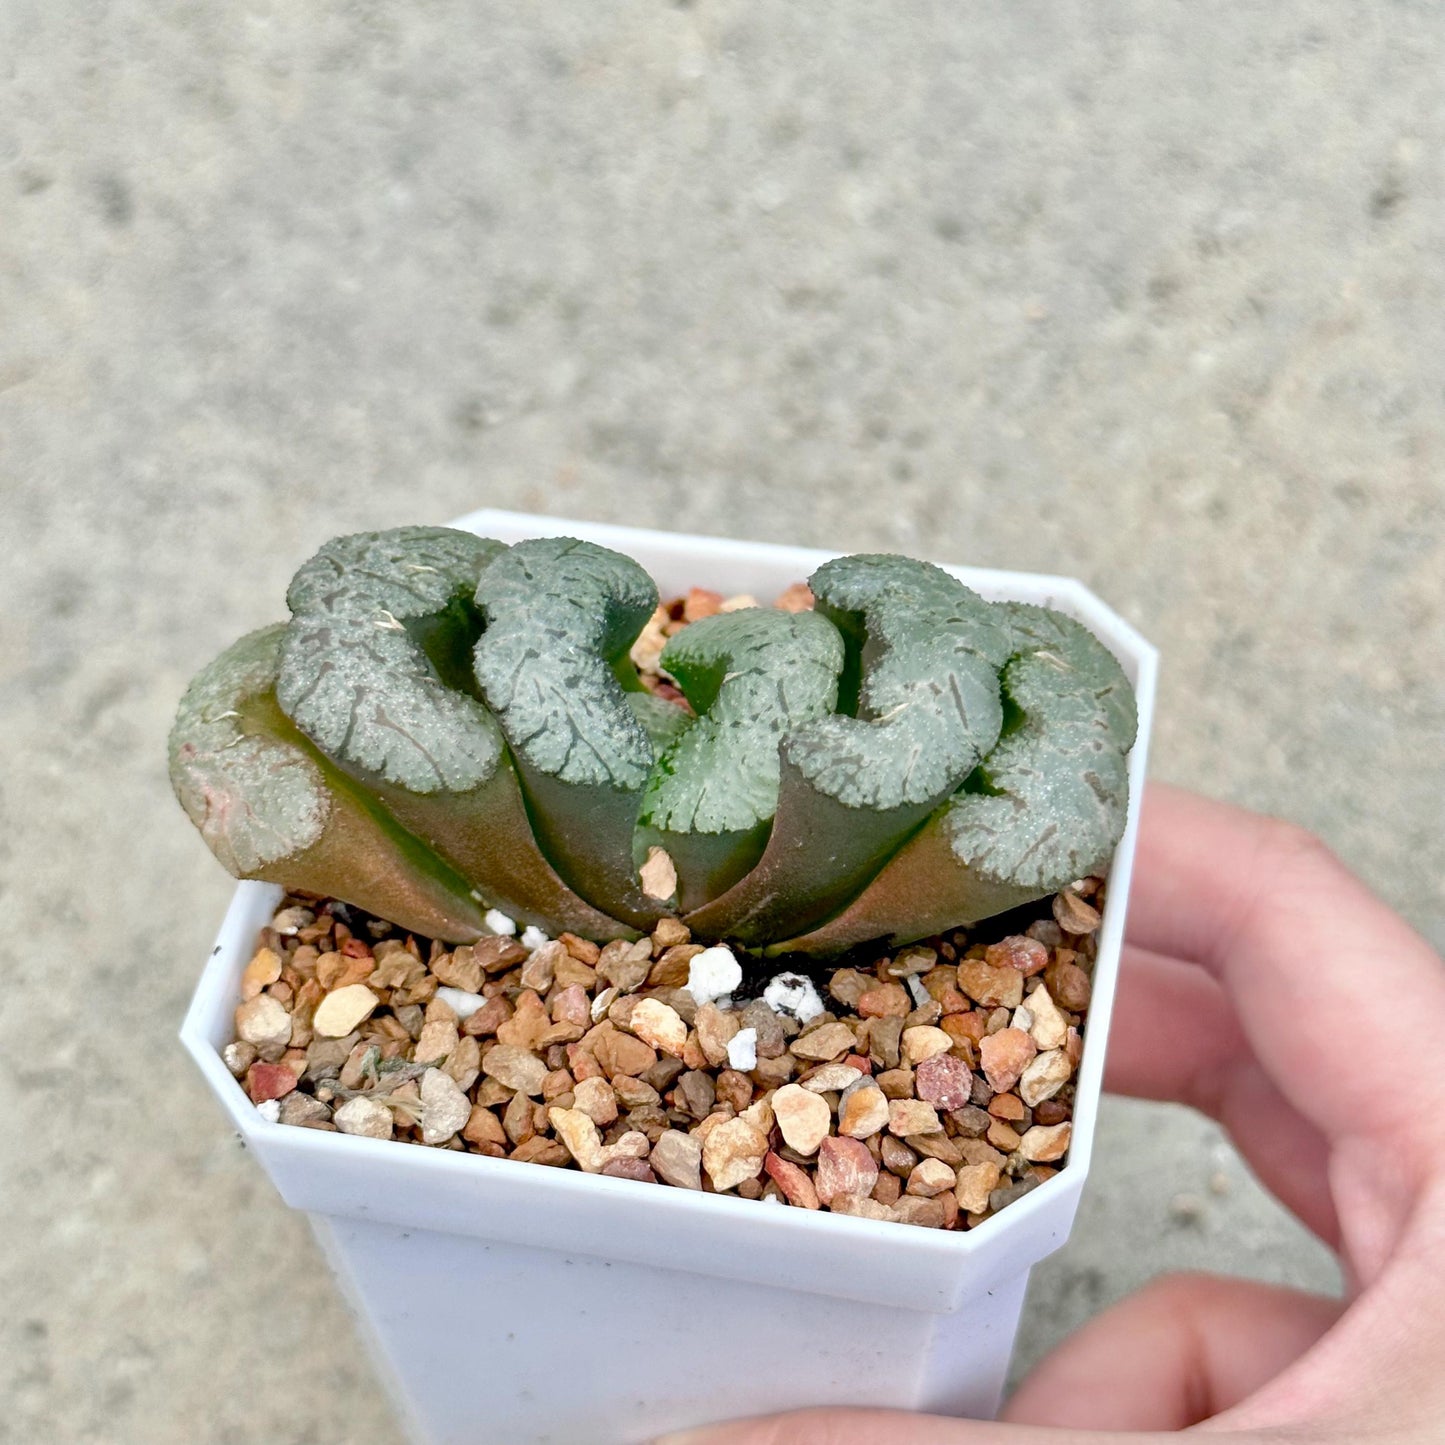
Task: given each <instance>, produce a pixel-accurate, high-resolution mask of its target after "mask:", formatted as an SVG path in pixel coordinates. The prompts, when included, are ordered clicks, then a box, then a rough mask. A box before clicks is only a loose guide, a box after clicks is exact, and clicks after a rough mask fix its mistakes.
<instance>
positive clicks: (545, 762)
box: [474, 537, 659, 925]
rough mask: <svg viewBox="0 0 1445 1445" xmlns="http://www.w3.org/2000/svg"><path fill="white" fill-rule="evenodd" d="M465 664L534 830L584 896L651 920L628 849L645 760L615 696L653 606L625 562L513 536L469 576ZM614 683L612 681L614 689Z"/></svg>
mask: <svg viewBox="0 0 1445 1445" xmlns="http://www.w3.org/2000/svg"><path fill="white" fill-rule="evenodd" d="M476 600H477V605H478V607H480V609H481V611H482V614H483V618H484V622H485V630H484V631H483V633H482V635H481V638H480V640H479V641H478V642H477V644H476V649H475V653H474V666H475V671H476V677H477V681H478V682H479V683H480V685H481V690H482V696H483V697H484V698H485V699H486V702H487V705H488V707H490V708H491V709H492V711H493V712H494V713H495V714H496V716H497V719H498V721H499V722H500V723H501V726H502V730H503V732H504V733H505V734H506V738H507V742H508V744H509V745H510V747H511V749H512V753H513V756H514V757H515V758H516V761H517V767H518V770H519V772H520V773H521V776H522V782H523V786H524V788H525V790H526V793H527V798H528V801H529V803H530V805H531V814H532V817H533V820H534V823H535V826H536V830H537V835H538V838H539V839H540V841H541V844H542V847H543V849H544V850H545V851H546V853H547V855H548V856H549V857H550V858H551V859H552V860H553V862H554V863H555V864H556V866H557V869H558V871H559V872H560V873H561V874H562V876H563V877H564V878H566V879H567V881H568V882H569V883H570V884H571V885H572V886H573V887H574V888H576V889H577V891H578V892H579V893H581V894H582V895H583V896H584V897H586V898H588V899H590V900H591V901H592V902H593V903H595V904H596V905H597V906H598V907H599V908H602V909H605V910H606V911H607V912H608V913H611V914H613V915H615V916H616V917H619V918H624V919H626V920H627V921H628V922H630V923H635V924H638V925H647V924H649V923H650V922H651V921H652V920H654V919H655V918H656V917H657V916H658V911H659V910H658V907H657V904H656V902H655V901H654V900H651V899H649V898H648V897H647V896H646V894H644V893H643V892H642V889H641V885H640V883H639V881H638V878H637V869H636V865H635V862H634V859H633V854H632V840H633V830H634V828H635V826H636V823H637V812H638V806H639V804H640V803H641V800H642V790H643V787H644V785H645V784H646V782H647V776H648V773H649V771H650V770H651V768H652V762H653V749H652V744H651V742H650V741H649V738H648V734H647V730H646V729H645V728H644V727H643V725H642V723H641V722H640V721H639V719H638V715H637V713H636V712H635V711H634V710H633V708H632V707H631V706H630V705H629V703H628V699H627V690H626V689H627V688H631V689H632V690H636V689H637V688H638V686H639V684H638V683H637V673H636V669H635V668H634V667H633V666H632V663H631V661H630V660H629V658H628V655H627V654H628V649H629V648H630V647H631V645H632V643H633V641H634V640H635V639H636V637H637V635H638V633H639V632H641V631H642V628H643V625H644V624H645V623H646V622H647V620H648V618H649V617H651V616H652V613H653V610H654V609H655V608H656V606H657V588H656V586H655V585H654V584H653V581H652V579H651V578H650V577H649V576H648V575H647V573H646V572H645V571H643V569H642V568H641V567H639V566H638V565H637V563H636V562H634V561H633V560H632V559H631V558H630V557H624V556H621V555H620V554H619V553H617V552H610V551H608V550H607V549H606V548H605V547H598V546H595V545H594V544H592V543H590V542H579V541H576V540H574V539H572V538H566V537H548V538H541V539H538V540H535V541H528V542H519V543H517V545H516V546H514V547H512V548H511V549H510V550H509V551H508V552H506V553H504V554H503V555H502V556H501V557H499V558H498V559H497V560H496V561H495V562H493V563H492V565H491V566H489V567H488V568H487V569H486V571H485V572H483V573H482V576H481V580H480V582H479V584H478V587H477V592H476ZM624 684H626V687H625V686H624Z"/></svg>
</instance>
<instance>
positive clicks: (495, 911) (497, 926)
mask: <svg viewBox="0 0 1445 1445" xmlns="http://www.w3.org/2000/svg"><path fill="white" fill-rule="evenodd" d="M482 921H483V922H484V923H485V924H486V925H487V927H488V928H490V929H491V930H492V932H493V933H495V934H498V935H500V936H502V937H504V938H510V937H511V936H512V935H513V934H514V933H516V931H517V920H516V919H515V918H508V917H507V915H506V914H505V913H503V912H502V910H501V909H500V908H489V909H487V916H486V917H485V918H484V919H483V920H482Z"/></svg>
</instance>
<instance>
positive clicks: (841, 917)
mask: <svg viewBox="0 0 1445 1445" xmlns="http://www.w3.org/2000/svg"><path fill="white" fill-rule="evenodd" d="M1003 610H1004V612H1005V614H1006V616H1007V619H1008V622H1009V625H1010V628H1011V632H1012V636H1013V640H1014V641H1013V646H1014V649H1015V650H1014V656H1013V658H1012V659H1011V660H1010V661H1009V663H1008V664H1007V666H1006V667H1005V669H1004V673H1003V687H1004V693H1005V696H1006V698H1007V700H1008V704H1009V715H1010V723H1009V731H1008V733H1007V735H1006V736H1005V737H1003V738H1002V739H1001V740H1000V742H999V743H998V745H997V746H996V747H995V748H994V749H993V750H992V752H990V754H989V755H988V757H987V758H986V759H985V760H984V762H983V764H982V766H981V767H980V768H979V770H978V772H977V774H976V775H975V776H974V777H973V778H971V779H970V780H969V783H968V785H967V786H966V787H965V788H964V789H963V790H961V791H959V792H958V793H956V794H954V796H952V797H951V798H949V799H948V800H947V801H946V802H945V803H944V804H943V805H942V806H941V807H940V808H939V809H938V810H937V811H936V812H935V813H934V815H933V816H932V817H931V818H930V819H929V820H928V822H927V824H926V825H925V826H924V827H923V828H922V829H920V831H919V832H918V833H917V834H916V835H915V836H914V837H913V838H911V839H910V840H909V841H908V842H907V843H906V844H905V845H904V846H903V847H902V848H901V849H900V850H899V851H898V853H897V854H896V855H895V856H894V857H893V858H892V859H891V860H890V861H889V862H888V863H887V864H886V865H885V866H884V867H883V868H882V870H881V871H880V872H879V874H878V876H877V878H876V879H874V881H873V882H872V883H871V884H870V885H869V886H868V887H867V888H865V889H864V890H863V892H862V893H861V894H860V895H859V897H858V898H856V899H855V900H854V901H853V902H852V903H851V904H849V905H848V906H847V907H845V908H844V909H842V910H841V911H840V912H839V913H838V915H837V916H836V917H834V918H832V919H830V920H829V921H828V922H827V923H825V924H823V925H821V926H820V927H818V928H817V929H815V930H813V931H812V932H811V933H809V934H807V935H806V936H804V937H802V938H798V939H793V940H790V941H789V942H786V943H782V944H778V945H776V946H775V947H776V950H777V951H778V952H802V953H815V954H829V953H836V952H838V951H840V950H842V949H844V948H847V947H851V946H852V945H854V944H858V943H863V942H866V941H869V940H871V939H875V938H887V939H888V940H889V941H890V942H891V943H893V944H902V943H907V942H911V941H912V940H914V939H917V938H924V937H927V936H928V935H929V934H932V933H937V932H940V931H942V930H944V929H947V928H953V927H959V926H963V925H967V924H971V923H974V922H976V921H978V920H979V919H981V918H987V917H990V916H991V915H993V914H995V913H1000V912H1002V911H1004V910H1005V909H1008V908H1012V907H1016V906H1018V905H1019V904H1021V903H1027V902H1029V901H1030V900H1032V899H1035V898H1041V897H1044V896H1046V895H1047V894H1049V893H1053V892H1055V891H1056V890H1057V889H1059V888H1061V887H1063V886H1064V885H1065V884H1067V883H1070V882H1072V881H1073V880H1074V879H1075V878H1081V877H1084V876H1086V875H1088V874H1090V873H1092V872H1094V871H1095V870H1096V869H1099V868H1102V867H1103V866H1104V865H1105V864H1107V862H1108V860H1109V857H1110V855H1111V854H1112V853H1113V851H1114V848H1115V847H1116V846H1117V844H1118V842H1119V838H1120V836H1121V835H1122V833H1123V830H1124V822H1125V818H1126V815H1127V812H1128V802H1129V779H1128V770H1127V765H1126V761H1125V754H1126V753H1127V751H1128V749H1129V748H1130V747H1131V746H1132V744H1133V741H1134V733H1135V728H1136V725H1137V724H1136V714H1135V707H1134V694H1133V690H1132V688H1130V686H1129V682H1128V679H1127V678H1126V677H1125V676H1124V672H1123V669H1122V668H1121V667H1120V666H1119V664H1118V661H1117V660H1116V659H1115V658H1114V656H1113V654H1112V653H1111V652H1109V650H1108V649H1107V648H1106V647H1105V646H1104V645H1103V643H1101V642H1100V641H1099V640H1098V639H1097V638H1096V637H1095V636H1094V635H1093V634H1092V633H1091V632H1089V631H1088V629H1087V628H1085V627H1083V626H1081V625H1080V624H1079V623H1077V622H1075V621H1074V620H1073V619H1072V618H1069V617H1065V616H1063V615H1062V614H1061V613H1057V612H1051V611H1048V610H1046V609H1044V608H1041V607H1031V606H1026V605H1024V604H1019V603H1011V604H1006V605H1005V608H1004V609H1003Z"/></svg>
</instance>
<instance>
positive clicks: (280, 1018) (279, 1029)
mask: <svg viewBox="0 0 1445 1445" xmlns="http://www.w3.org/2000/svg"><path fill="white" fill-rule="evenodd" d="M367 992H370V990H369V989H368V990H367ZM312 1027H315V1021H314V1020H313V1021H312ZM341 1032H342V1033H349V1032H350V1030H349V1029H342V1030H341ZM236 1033H237V1035H238V1036H239V1037H240V1039H241V1041H242V1042H243V1043H247V1044H254V1045H255V1046H256V1047H257V1048H261V1049H264V1048H266V1047H267V1046H268V1045H271V1046H274V1045H277V1044H281V1045H285V1044H289V1043H290V1042H291V1015H290V1014H288V1013H287V1012H286V1010H285V1008H284V1007H283V1006H282V1005H281V1004H279V1003H277V1001H276V1000H275V999H274V998H272V997H271V995H270V994H269V993H261V994H257V995H256V997H255V998H249V999H247V1000H246V1001H245V1003H243V1004H241V1005H240V1007H239V1008H237V1010H236Z"/></svg>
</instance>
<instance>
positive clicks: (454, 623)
mask: <svg viewBox="0 0 1445 1445" xmlns="http://www.w3.org/2000/svg"><path fill="white" fill-rule="evenodd" d="M499 555H505V549H504V548H503V546H502V544H501V543H500V542H494V541H490V540H488V539H485V538H481V537H476V536H473V535H472V534H471V533H470V532H459V531H452V530H450V529H448V528H443V527H398V528H396V529H394V530H392V531H389V532H362V533H357V534H355V535H353V536H348V537H339V538H336V539H335V540H334V541H331V542H328V543H327V544H326V545H325V546H324V547H323V548H322V549H321V550H320V551H319V552H318V553H317V554H316V556H314V557H313V558H312V559H311V560H310V561H309V562H307V563H306V564H305V565H304V566H303V567H302V568H301V569H300V571H298V572H297V574H296V576H295V578H294V579H293V580H292V583H291V587H290V589H289V591H288V592H287V600H288V601H289V603H290V605H291V608H292V611H293V614H294V615H293V617H292V619H291V623H290V625H289V626H288V627H287V629H286V635H285V638H284V641H283V643H282V648H281V670H280V676H279V679H278V681H277V686H276V696H277V700H278V702H279V703H280V705H281V707H282V709H283V711H284V712H285V713H286V714H287V716H289V717H290V718H291V719H292V720H293V721H294V722H295V723H296V725H297V727H299V728H300V729H301V731H302V732H304V733H305V734H306V735H307V736H308V737H309V738H310V739H311V740H312V742H314V743H315V744H316V746H317V747H318V748H319V749H320V750H321V751H322V752H324V753H325V754H326V755H327V756H328V757H330V758H331V759H332V760H333V761H334V762H335V764H336V765H337V767H339V768H341V769H342V770H343V771H345V772H346V773H347V774H349V775H350V776H351V777H352V778H354V779H355V780H356V781H357V782H358V783H359V784H361V785H362V786H363V787H365V788H366V789H367V790H368V791H369V792H371V793H372V794H374V796H375V797H376V798H378V799H379V800H380V801H381V803H383V804H384V805H385V807H386V808H387V809H388V811H389V812H391V813H392V814H393V815H394V816H395V817H396V818H397V820H398V821H399V822H400V823H401V824H402V825H403V826H404V827H405V828H407V829H408V830H409V831H411V832H413V833H415V834H416V835H417V836H419V837H421V838H422V839H424V840H425V841H426V843H427V844H428V845H429V846H430V847H431V848H432V849H434V850H435V851H436V852H437V853H439V854H440V855H441V856H442V857H444V858H445V859H446V860H447V861H448V862H449V863H450V864H451V865H452V867H454V868H455V869H456V870H457V871H458V872H460V873H461V874H463V875H464V876H465V877H467V878H469V879H473V880H475V881H476V883H477V885H478V886H479V887H480V888H482V889H483V890H485V892H486V894H487V897H488V899H489V900H490V901H491V902H492V903H494V904H495V905H496V906H497V907H498V908H500V909H501V910H502V911H503V912H505V913H507V914H509V915H510V916H512V917H514V918H519V919H522V920H524V921H525V922H528V923H537V924H540V925H542V926H544V927H548V928H551V929H553V930H556V929H561V928H570V929H572V930H573V931H576V932H579V933H585V934H586V935H587V936H589V937H599V938H600V937H615V936H617V935H618V934H619V933H622V932H625V931H626V930H625V929H624V928H623V927H622V926H621V925H619V924H618V923H617V922H616V921H615V920H613V919H610V918H608V917H607V916H606V915H604V914H602V913H600V912H599V911H598V910H597V909H595V908H593V907H591V906H590V905H589V904H587V903H586V902H584V901H583V900H582V899H581V898H579V897H578V896H577V895H576V894H574V893H573V892H572V891H571V890H570V889H569V888H568V887H567V886H566V885H565V884H564V883H563V882H562V880H561V879H560V878H559V877H558V875H557V873H556V871H555V870H554V869H553V868H552V866H551V864H550V863H549V862H548V860H547V859H546V857H545V856H544V855H543V853H542V851H541V849H540V848H539V847H538V846H537V842H536V840H535V838H534V837H533V834H532V828H531V824H530V822H529V820H528V817H527V810H526V806H525V803H524V802H523V799H522V795H521V790H520V788H519V786H518V782H517V777H516V773H515V771H514V769H513V767H512V763H511V759H510V758H509V757H508V756H507V750H506V747H505V744H504V741H503V738H502V733H501V729H500V728H499V727H498V725H497V720H496V719H495V718H494V717H493V716H492V715H491V713H490V712H488V710H487V708H486V707H485V705H484V704H483V703H482V701H481V700H480V698H478V697H477V696H476V684H475V682H474V680H473V679H472V677H471V667H470V664H471V649H472V646H473V644H474V643H475V641H476V638H477V635H478V633H479V632H480V630H481V614H480V613H479V611H478V610H477V607H476V604H475V602H474V601H473V595H474V593H475V591H476V587H477V581H478V579H479V577H480V576H481V575H482V572H483V569H484V568H486V567H487V566H488V565H490V564H491V563H492V561H493V559H494V558H496V557H498V556H499Z"/></svg>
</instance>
